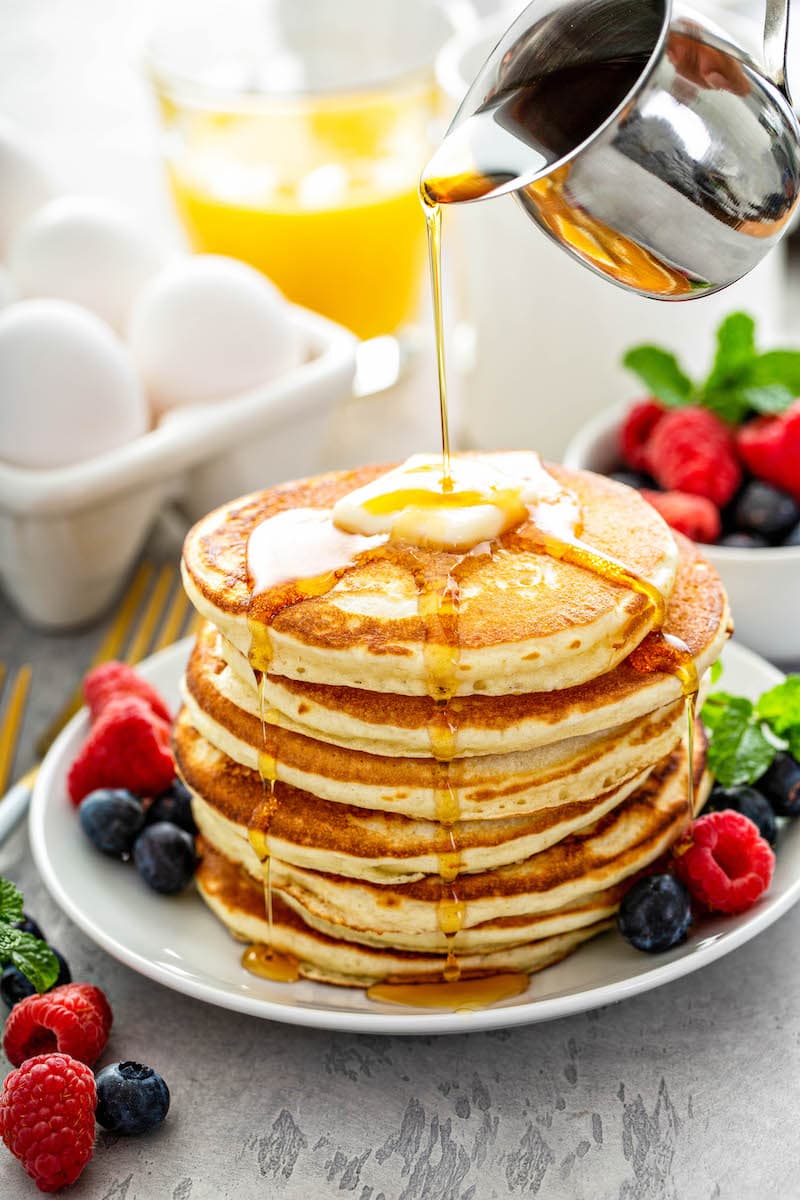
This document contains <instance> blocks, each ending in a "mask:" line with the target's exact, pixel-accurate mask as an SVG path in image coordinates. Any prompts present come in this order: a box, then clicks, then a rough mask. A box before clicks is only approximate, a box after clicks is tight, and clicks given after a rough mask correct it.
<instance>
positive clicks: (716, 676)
mask: <svg viewBox="0 0 800 1200" xmlns="http://www.w3.org/2000/svg"><path fill="white" fill-rule="evenodd" d="M722 669H723V668H722V659H721V658H718V659H717V661H716V662H715V663H712V664H711V670H710V672H709V680H710V682H711V683H719V681H720V678H721V677H722Z"/></svg>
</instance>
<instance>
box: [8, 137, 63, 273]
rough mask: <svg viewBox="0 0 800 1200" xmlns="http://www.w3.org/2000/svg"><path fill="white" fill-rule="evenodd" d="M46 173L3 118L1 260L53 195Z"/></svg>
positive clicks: (52, 188) (53, 190) (52, 187)
mask: <svg viewBox="0 0 800 1200" xmlns="http://www.w3.org/2000/svg"><path fill="white" fill-rule="evenodd" d="M54 192H55V187H54V185H53V182H52V180H51V178H50V176H49V175H48V173H47V170H46V169H45V167H44V166H43V165H42V163H40V162H39V160H38V159H37V158H36V156H35V155H34V154H32V153H31V151H30V149H29V148H28V146H27V144H26V142H25V139H24V137H23V135H22V131H21V130H19V129H17V128H16V127H15V126H14V125H12V123H11V122H10V121H7V120H5V119H4V118H0V258H5V256H6V254H7V252H8V247H9V243H10V242H11V238H12V237H13V236H14V233H15V232H16V230H17V229H18V228H19V226H20V225H22V224H23V222H24V221H27V219H28V218H29V217H31V216H33V214H34V213H35V212H36V210H37V209H39V208H41V206H42V205H43V204H45V203H46V202H47V201H48V200H49V199H50V197H51V196H52V195H53V194H54Z"/></svg>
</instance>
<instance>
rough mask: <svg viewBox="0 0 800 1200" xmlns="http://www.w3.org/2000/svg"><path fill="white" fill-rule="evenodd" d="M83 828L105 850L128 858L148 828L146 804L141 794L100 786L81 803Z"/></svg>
mask: <svg viewBox="0 0 800 1200" xmlns="http://www.w3.org/2000/svg"><path fill="white" fill-rule="evenodd" d="M78 817H79V820H80V823H81V829H82V830H83V832H84V833H85V834H86V836H87V837H88V839H89V841H90V842H91V843H92V845H94V846H96V847H97V849H98V850H101V851H102V852H103V854H110V855H111V856H112V857H113V858H124V857H125V856H126V855H128V854H130V852H131V850H132V849H133V843H134V842H135V841H136V838H137V837H138V835H139V834H140V833H141V831H142V829H143V828H144V808H143V807H142V802H141V800H140V799H139V798H138V796H134V795H133V793H132V792H128V791H124V790H122V789H121V788H97V790H96V791H94V792H90V793H89V795H88V796H84V798H83V800H81V802H80V805H79V806H78Z"/></svg>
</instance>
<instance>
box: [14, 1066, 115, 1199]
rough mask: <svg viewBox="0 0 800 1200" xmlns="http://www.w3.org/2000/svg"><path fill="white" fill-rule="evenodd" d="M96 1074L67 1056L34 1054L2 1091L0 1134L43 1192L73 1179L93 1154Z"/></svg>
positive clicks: (51, 1190) (53, 1189)
mask: <svg viewBox="0 0 800 1200" xmlns="http://www.w3.org/2000/svg"><path fill="white" fill-rule="evenodd" d="M96 1097H97V1092H96V1088H95V1082H94V1075H92V1072H91V1071H90V1070H89V1068H88V1067H87V1066H84V1064H83V1063H82V1062H77V1061H76V1060H75V1059H74V1058H70V1056H69V1055H68V1054H38V1055H36V1057H35V1058H29V1059H28V1060H27V1062H25V1063H24V1064H23V1065H22V1066H21V1067H19V1068H18V1070H16V1071H12V1072H11V1073H10V1074H9V1075H8V1076H7V1077H6V1081H5V1083H4V1085H3V1091H2V1094H1V1095H0V1135H2V1138H3V1141H4V1142H5V1144H6V1145H7V1146H8V1148H9V1150H10V1151H11V1153H12V1154H13V1155H14V1157H15V1158H18V1159H19V1160H20V1162H21V1163H22V1165H23V1167H24V1168H25V1170H26V1171H27V1172H28V1174H29V1175H30V1177H31V1179H32V1180H33V1181H34V1183H35V1184H36V1186H37V1187H38V1188H39V1190H40V1191H42V1192H57V1191H58V1190H59V1189H60V1188H62V1187H66V1186H67V1185H68V1184H70V1183H74V1182H75V1180H76V1179H77V1178H78V1176H79V1175H80V1173H81V1171H82V1170H83V1168H84V1167H85V1166H86V1164H87V1163H88V1161H89V1159H90V1158H91V1157H92V1150H93V1149H94V1133H95V1124H94V1110H95V1103H96Z"/></svg>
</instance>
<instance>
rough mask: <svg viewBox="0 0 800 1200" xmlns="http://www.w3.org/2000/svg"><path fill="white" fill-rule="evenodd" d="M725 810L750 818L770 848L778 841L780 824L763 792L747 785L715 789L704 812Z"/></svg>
mask: <svg viewBox="0 0 800 1200" xmlns="http://www.w3.org/2000/svg"><path fill="white" fill-rule="evenodd" d="M725 808H731V809H733V811H734V812H738V813H741V814H742V816H744V817H749V818H750V820H751V821H752V822H753V824H754V825H755V826H756V828H757V829H758V832H759V833H760V834H761V836H762V837H763V838H764V840H765V841H767V842H769V844H770V846H774V845H775V843H776V841H777V840H778V823H777V821H776V820H775V813H774V812H773V811H772V805H771V804H770V802H769V800H767V798H766V796H764V795H762V793H761V792H758V791H756V789H755V788H752V787H747V785H746V784H742V785H741V786H740V787H730V788H723V787H715V788H714V790H713V791H712V793H711V795H710V796H709V798H708V803H707V804H706V806H705V809H704V810H703V811H704V812H721V811H722V810H723V809H725Z"/></svg>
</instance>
